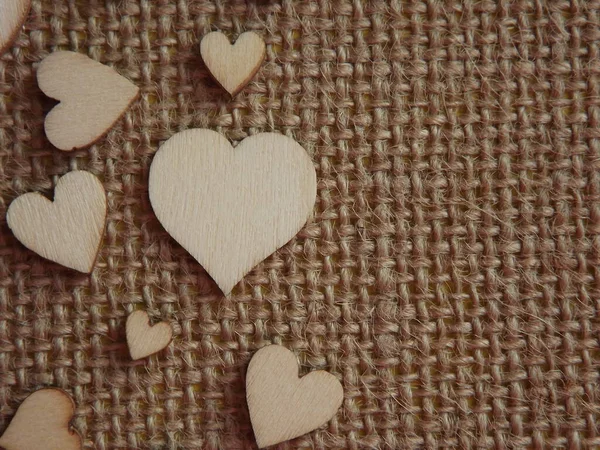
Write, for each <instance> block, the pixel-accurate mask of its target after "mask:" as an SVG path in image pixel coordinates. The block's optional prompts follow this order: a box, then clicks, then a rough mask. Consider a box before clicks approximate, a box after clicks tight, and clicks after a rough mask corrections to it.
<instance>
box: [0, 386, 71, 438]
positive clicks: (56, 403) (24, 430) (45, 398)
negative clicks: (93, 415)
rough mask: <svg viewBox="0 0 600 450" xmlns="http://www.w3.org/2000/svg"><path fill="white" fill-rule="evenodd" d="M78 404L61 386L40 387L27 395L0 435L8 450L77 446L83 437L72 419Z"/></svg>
mask: <svg viewBox="0 0 600 450" xmlns="http://www.w3.org/2000/svg"><path fill="white" fill-rule="evenodd" d="M74 412H75V405H74V404H73V400H72V399H71V397H69V395H68V394H67V393H66V392H64V391H61V390H60V389H40V390H39V391H36V392H34V393H33V394H31V395H30V396H29V397H27V398H26V399H25V401H24V402H23V403H21V406H19V409H18V410H17V413H16V414H15V417H13V419H12V421H11V422H10V425H9V426H8V428H7V429H6V431H5V432H4V434H3V435H2V437H0V447H2V448H3V449H5V450H78V449H80V448H81V438H80V437H79V435H78V434H77V433H75V432H74V431H71V429H70V425H69V422H70V421H71V418H72V417H73V413H74Z"/></svg>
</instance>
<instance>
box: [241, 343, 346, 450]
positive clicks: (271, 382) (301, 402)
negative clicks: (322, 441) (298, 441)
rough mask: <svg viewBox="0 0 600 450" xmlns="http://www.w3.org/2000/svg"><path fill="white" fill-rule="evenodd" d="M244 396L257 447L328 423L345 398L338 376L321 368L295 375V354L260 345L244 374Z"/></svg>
mask: <svg viewBox="0 0 600 450" xmlns="http://www.w3.org/2000/svg"><path fill="white" fill-rule="evenodd" d="M246 398H247V400H248V409H249V411H250V420H251V421H252V428H253V429H254V436H255V437H256V443H257V444H258V447H259V448H263V447H268V446H269V445H275V444H277V443H279V442H283V441H287V440H288V439H292V438H295V437H297V436H301V435H303V434H305V433H308V432H309V431H312V430H314V429H316V428H318V427H320V426H321V425H324V424H325V423H327V422H328V421H329V420H330V419H331V418H332V417H333V416H334V415H335V413H336V411H337V410H338V408H339V407H340V405H341V404H342V401H343V399H344V389H343V388H342V385H341V384H340V382H339V381H338V379H337V378H336V377H335V376H333V375H332V374H330V373H328V372H325V371H323V370H317V371H315V372H311V373H309V374H308V375H306V376H304V377H302V378H298V363H297V361H296V357H295V356H294V354H293V353H292V352H291V351H289V350H287V349H286V348H284V347H281V346H279V345H269V346H267V347H263V348H261V349H260V350H259V351H258V352H256V354H255V355H254V356H253V357H252V360H251V361H250V365H249V366H248V373H247V374H246Z"/></svg>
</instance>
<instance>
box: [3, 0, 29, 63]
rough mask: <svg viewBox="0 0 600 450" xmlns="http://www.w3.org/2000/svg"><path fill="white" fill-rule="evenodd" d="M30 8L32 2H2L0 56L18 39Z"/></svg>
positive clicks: (14, 0)
mask: <svg viewBox="0 0 600 450" xmlns="http://www.w3.org/2000/svg"><path fill="white" fill-rule="evenodd" d="M30 7H31V0H0V55H1V54H2V53H4V51H5V50H6V49H7V48H8V47H9V46H10V44H11V43H12V41H13V40H14V39H15V38H16V36H17V34H18V33H19V30H20V29H21V27H22V26H23V22H25V19H26V18H27V14H28V13H29V8H30Z"/></svg>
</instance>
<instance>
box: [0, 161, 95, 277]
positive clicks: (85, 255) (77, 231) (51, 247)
mask: <svg viewBox="0 0 600 450" xmlns="http://www.w3.org/2000/svg"><path fill="white" fill-rule="evenodd" d="M6 221H7V222H8V226H9V227H10V229H11V230H12V232H13V233H14V235H15V236H16V238H17V239H18V240H19V241H21V243H22V244H23V245H24V246H25V247H27V248H28V249H30V250H33V251H34V252H36V253H37V254H39V255H41V256H43V257H44V258H47V259H49V260H51V261H54V262H57V263H59V264H62V265H63V266H66V267H70V268H72V269H75V270H78V271H80V272H84V273H89V272H91V271H92V268H93V267H94V262H95V261H96V256H97V254H98V248H99V247H100V242H101V240H102V233H103V231H104V223H105V221H106V193H105V192H104V186H102V183H101V182H100V180H98V178H96V177H95V176H94V175H92V174H91V173H89V172H85V171H81V170H77V171H74V172H69V173H67V174H66V175H64V176H63V177H61V178H60V180H58V183H56V189H55V190H54V201H51V200H49V199H47V198H46V197H44V196H43V195H42V194H39V193H37V192H30V193H28V194H24V195H21V196H19V197H17V198H16V199H15V200H13V202H12V203H11V204H10V206H9V208H8V212H7V213H6Z"/></svg>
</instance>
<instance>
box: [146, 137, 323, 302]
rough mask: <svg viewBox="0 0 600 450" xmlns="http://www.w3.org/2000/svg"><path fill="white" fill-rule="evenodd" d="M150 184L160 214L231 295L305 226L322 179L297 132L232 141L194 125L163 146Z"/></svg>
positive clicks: (151, 198)
mask: <svg viewBox="0 0 600 450" xmlns="http://www.w3.org/2000/svg"><path fill="white" fill-rule="evenodd" d="M149 189H150V202H151V204H152V208H153V209H154V212H155V213H156V216H157V217H158V220H160V222H161V223H162V224H163V226H164V227H165V229H166V230H167V232H168V233H169V234H170V235H171V236H172V237H173V238H175V240H176V241H177V242H179V243H180V244H181V245H182V246H183V247H184V248H185V249H186V250H187V251H188V252H190V253H191V254H192V256H193V257H194V258H196V260H197V261H198V262H199V263H200V264H202V266H203V267H204V269H205V270H206V271H207V272H208V273H209V274H210V275H211V276H212V278H213V279H214V280H215V282H216V283H217V284H218V285H219V287H220V288H221V290H222V291H223V293H224V294H226V295H227V294H229V293H230V292H231V290H232V289H233V287H234V286H235V284H236V283H237V282H238V281H239V280H241V279H242V277H243V276H244V275H246V274H247V273H248V272H249V271H250V270H251V269H252V268H253V267H254V266H255V265H256V264H258V263H259V262H261V261H262V260H263V259H265V258H266V257H267V256H269V255H270V254H271V253H273V252H274V251H275V250H277V249H278V248H279V247H281V246H282V245H284V244H285V243H286V242H288V241H289V240H290V239H291V238H292V237H294V235H295V234H296V233H297V232H298V231H299V230H300V229H301V228H302V226H303V225H304V223H305V222H306V219H307V218H308V216H309V215H310V213H311V211H312V209H313V206H314V203H315V198H316V192H317V182H316V173H315V168H314V165H313V163H312V161H311V159H310V158H309V156H308V155H307V154H306V152H305V151H304V149H303V148H302V147H301V146H300V145H299V144H298V143H297V142H296V141H294V140H293V139H291V138H288V137H286V136H283V135H280V134H275V133H261V134H257V135H254V136H251V137H249V138H247V139H245V140H244V141H242V142H241V143H240V144H239V145H238V146H237V147H235V148H233V147H232V146H231V144H230V143H229V141H228V140H227V139H226V138H225V137H223V136H221V135H220V134H219V133H216V132H214V131H211V130H204V129H194V130H187V131H183V132H180V133H177V134H176V135H174V136H173V137H171V139H169V140H168V141H167V142H165V143H164V144H163V145H162V146H161V147H160V149H159V150H158V152H157V153H156V156H155V157H154V160H153V161H152V164H151V167H150V177H149Z"/></svg>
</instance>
